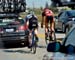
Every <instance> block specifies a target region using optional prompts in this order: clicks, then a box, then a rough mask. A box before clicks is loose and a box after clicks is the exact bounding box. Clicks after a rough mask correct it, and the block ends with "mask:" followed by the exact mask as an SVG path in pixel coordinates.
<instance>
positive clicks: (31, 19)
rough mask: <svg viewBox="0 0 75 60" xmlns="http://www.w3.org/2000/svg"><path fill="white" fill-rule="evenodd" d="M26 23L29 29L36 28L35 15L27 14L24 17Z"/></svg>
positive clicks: (36, 20)
mask: <svg viewBox="0 0 75 60" xmlns="http://www.w3.org/2000/svg"><path fill="white" fill-rule="evenodd" d="M26 21H29V26H28V27H29V29H30V30H32V29H33V28H37V27H38V19H37V17H36V16H35V15H33V14H29V15H27V16H26Z"/></svg>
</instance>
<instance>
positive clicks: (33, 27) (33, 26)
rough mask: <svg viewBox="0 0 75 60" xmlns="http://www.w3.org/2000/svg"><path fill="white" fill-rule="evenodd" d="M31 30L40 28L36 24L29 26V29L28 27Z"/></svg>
mask: <svg viewBox="0 0 75 60" xmlns="http://www.w3.org/2000/svg"><path fill="white" fill-rule="evenodd" d="M28 28H29V29H30V30H32V29H35V28H38V23H35V24H29V27H28Z"/></svg>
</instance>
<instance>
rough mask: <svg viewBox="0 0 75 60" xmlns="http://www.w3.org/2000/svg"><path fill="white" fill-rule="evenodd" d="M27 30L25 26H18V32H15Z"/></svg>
mask: <svg viewBox="0 0 75 60" xmlns="http://www.w3.org/2000/svg"><path fill="white" fill-rule="evenodd" d="M26 29H27V26H25V25H24V26H19V28H18V30H17V32H18V31H25V30H26Z"/></svg>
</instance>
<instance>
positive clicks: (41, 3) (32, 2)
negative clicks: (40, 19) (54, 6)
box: [26, 0, 51, 8]
mask: <svg viewBox="0 0 75 60" xmlns="http://www.w3.org/2000/svg"><path fill="white" fill-rule="evenodd" d="M46 2H48V4H49V5H50V4H51V1H50V0H26V4H27V7H31V8H33V6H34V7H36V8H39V7H45V4H46Z"/></svg>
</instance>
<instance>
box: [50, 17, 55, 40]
mask: <svg viewBox="0 0 75 60" xmlns="http://www.w3.org/2000/svg"><path fill="white" fill-rule="evenodd" d="M50 30H51V34H50V35H51V37H52V36H54V19H53V17H52V16H51V20H50ZM52 40H53V39H52Z"/></svg>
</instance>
